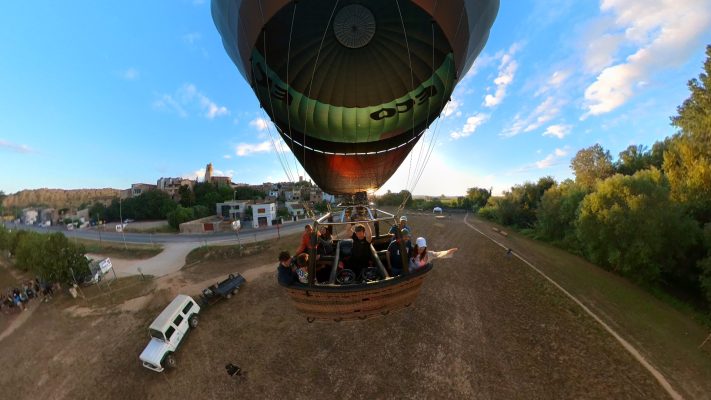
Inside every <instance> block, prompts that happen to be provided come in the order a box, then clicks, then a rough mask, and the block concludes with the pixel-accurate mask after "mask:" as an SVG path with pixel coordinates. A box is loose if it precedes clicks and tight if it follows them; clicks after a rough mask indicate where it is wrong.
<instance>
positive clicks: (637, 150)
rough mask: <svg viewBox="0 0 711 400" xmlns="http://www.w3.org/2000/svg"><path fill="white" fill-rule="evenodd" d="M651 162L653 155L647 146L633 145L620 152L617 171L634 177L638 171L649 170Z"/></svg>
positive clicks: (616, 165) (616, 164)
mask: <svg viewBox="0 0 711 400" xmlns="http://www.w3.org/2000/svg"><path fill="white" fill-rule="evenodd" d="M651 162H652V159H651V153H650V151H649V149H647V146H645V145H642V144H639V145H634V144H633V145H629V146H628V147H627V148H626V149H624V150H622V151H621V152H620V154H619V158H618V160H617V162H616V163H615V171H616V172H617V173H620V174H622V175H634V173H635V172H637V171H641V170H643V169H647V168H649V166H650V164H651Z"/></svg>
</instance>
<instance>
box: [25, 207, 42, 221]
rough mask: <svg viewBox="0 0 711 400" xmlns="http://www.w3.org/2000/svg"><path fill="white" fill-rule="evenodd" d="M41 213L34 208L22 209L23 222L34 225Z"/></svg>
mask: <svg viewBox="0 0 711 400" xmlns="http://www.w3.org/2000/svg"><path fill="white" fill-rule="evenodd" d="M38 216H39V213H38V212H37V210H35V209H34V208H25V209H24V210H22V222H23V223H24V224H25V225H34V224H35V222H37V217H38Z"/></svg>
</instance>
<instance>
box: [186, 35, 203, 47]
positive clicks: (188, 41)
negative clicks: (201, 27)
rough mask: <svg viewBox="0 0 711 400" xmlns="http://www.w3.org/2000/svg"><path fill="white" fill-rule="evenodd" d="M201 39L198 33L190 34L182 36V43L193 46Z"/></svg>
mask: <svg viewBox="0 0 711 400" xmlns="http://www.w3.org/2000/svg"><path fill="white" fill-rule="evenodd" d="M200 39H202V34H201V33H200V32H190V33H186V34H185V35H183V42H184V43H185V44H188V45H192V44H195V42H197V41H199V40H200Z"/></svg>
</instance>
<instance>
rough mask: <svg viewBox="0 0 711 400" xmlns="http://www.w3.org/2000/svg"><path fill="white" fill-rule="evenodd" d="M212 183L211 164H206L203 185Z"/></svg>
mask: <svg viewBox="0 0 711 400" xmlns="http://www.w3.org/2000/svg"><path fill="white" fill-rule="evenodd" d="M211 181H212V163H209V164H207V167H205V183H208V182H211Z"/></svg>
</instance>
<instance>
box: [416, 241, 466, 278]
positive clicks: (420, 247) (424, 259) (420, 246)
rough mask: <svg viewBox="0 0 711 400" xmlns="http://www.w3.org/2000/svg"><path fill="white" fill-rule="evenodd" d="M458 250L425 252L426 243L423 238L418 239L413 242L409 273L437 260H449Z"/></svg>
mask: <svg viewBox="0 0 711 400" xmlns="http://www.w3.org/2000/svg"><path fill="white" fill-rule="evenodd" d="M457 250H459V249H458V248H457V247H455V248H452V249H449V250H444V251H431V250H427V241H426V240H425V238H423V237H418V238H417V241H415V248H414V249H412V256H411V257H410V272H412V271H417V270H418V269H420V268H424V267H425V266H427V264H429V263H430V262H432V260H434V259H437V258H451V257H452V256H453V255H454V253H456V252H457Z"/></svg>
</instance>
